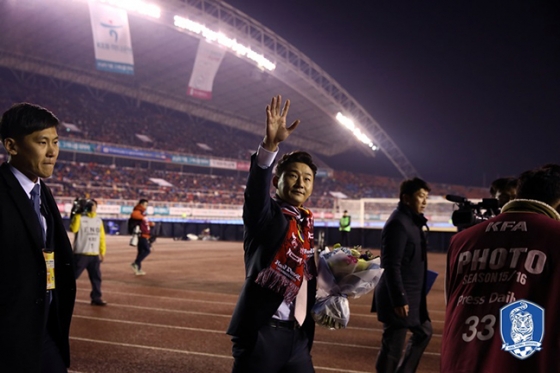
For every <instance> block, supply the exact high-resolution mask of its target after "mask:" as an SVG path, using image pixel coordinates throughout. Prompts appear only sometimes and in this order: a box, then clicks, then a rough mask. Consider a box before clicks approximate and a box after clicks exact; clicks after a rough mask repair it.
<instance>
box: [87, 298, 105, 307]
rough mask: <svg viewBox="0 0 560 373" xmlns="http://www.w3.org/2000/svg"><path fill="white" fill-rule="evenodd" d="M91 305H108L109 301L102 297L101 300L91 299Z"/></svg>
mask: <svg viewBox="0 0 560 373" xmlns="http://www.w3.org/2000/svg"><path fill="white" fill-rule="evenodd" d="M91 305H92V306H106V305H107V302H105V301H104V300H102V299H99V300H92V301H91Z"/></svg>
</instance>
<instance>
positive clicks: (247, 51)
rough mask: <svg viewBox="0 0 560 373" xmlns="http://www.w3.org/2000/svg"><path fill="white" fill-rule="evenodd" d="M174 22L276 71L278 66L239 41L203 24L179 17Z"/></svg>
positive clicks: (265, 67)
mask: <svg viewBox="0 0 560 373" xmlns="http://www.w3.org/2000/svg"><path fill="white" fill-rule="evenodd" d="M173 21H174V24H175V26H176V27H178V28H180V29H183V30H187V31H190V32H193V33H195V34H198V35H202V37H204V38H205V39H206V40H207V41H208V42H209V43H218V44H220V45H222V46H224V47H226V48H228V49H230V50H231V51H232V52H234V53H235V54H237V55H239V56H243V57H246V58H248V59H250V60H252V61H254V62H256V63H257V64H258V65H259V67H261V68H264V69H266V70H268V71H272V70H274V69H276V65H275V64H274V63H273V62H272V61H270V60H268V59H267V58H265V57H264V56H263V55H262V54H259V53H257V52H255V51H253V50H251V48H249V47H246V46H244V45H242V44H239V43H238V42H237V40H235V39H231V38H229V37H227V36H226V35H224V34H223V33H221V32H217V31H214V30H211V29H209V28H208V27H206V26H204V25H203V24H200V23H198V22H195V21H192V20H190V19H188V18H183V17H180V16H177V15H176V16H174V17H173Z"/></svg>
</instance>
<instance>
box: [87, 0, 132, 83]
mask: <svg viewBox="0 0 560 373" xmlns="http://www.w3.org/2000/svg"><path fill="white" fill-rule="evenodd" d="M88 4H89V14H90V20H91V29H92V32H93V48H94V50H95V63H96V66H97V70H101V71H109V72H114V73H120V74H128V75H133V74H134V58H133V55H132V43H131V41H130V29H129V27H128V14H127V13H126V10H124V9H118V8H115V7H112V6H110V5H104V4H100V3H98V2H95V1H89V2H88Z"/></svg>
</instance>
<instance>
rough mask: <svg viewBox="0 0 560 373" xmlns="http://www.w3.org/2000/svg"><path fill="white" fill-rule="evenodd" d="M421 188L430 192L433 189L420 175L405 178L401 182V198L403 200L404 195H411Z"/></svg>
mask: <svg viewBox="0 0 560 373" xmlns="http://www.w3.org/2000/svg"><path fill="white" fill-rule="evenodd" d="M420 189H426V190H427V191H428V192H430V191H431V190H432V189H430V186H429V185H428V183H427V182H425V181H424V180H422V179H420V178H418V177H414V178H412V179H407V180H404V181H403V182H402V183H401V188H400V192H399V199H400V200H401V201H402V197H403V195H407V196H411V195H413V194H414V193H416V192H417V191H419V190H420Z"/></svg>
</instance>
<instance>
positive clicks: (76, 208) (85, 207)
mask: <svg viewBox="0 0 560 373" xmlns="http://www.w3.org/2000/svg"><path fill="white" fill-rule="evenodd" d="M93 204H94V202H93V201H92V200H91V199H86V198H81V197H77V198H76V199H75V200H74V202H72V211H71V212H70V216H71V217H72V216H74V215H76V214H83V213H88V212H91V207H92V206H93Z"/></svg>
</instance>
